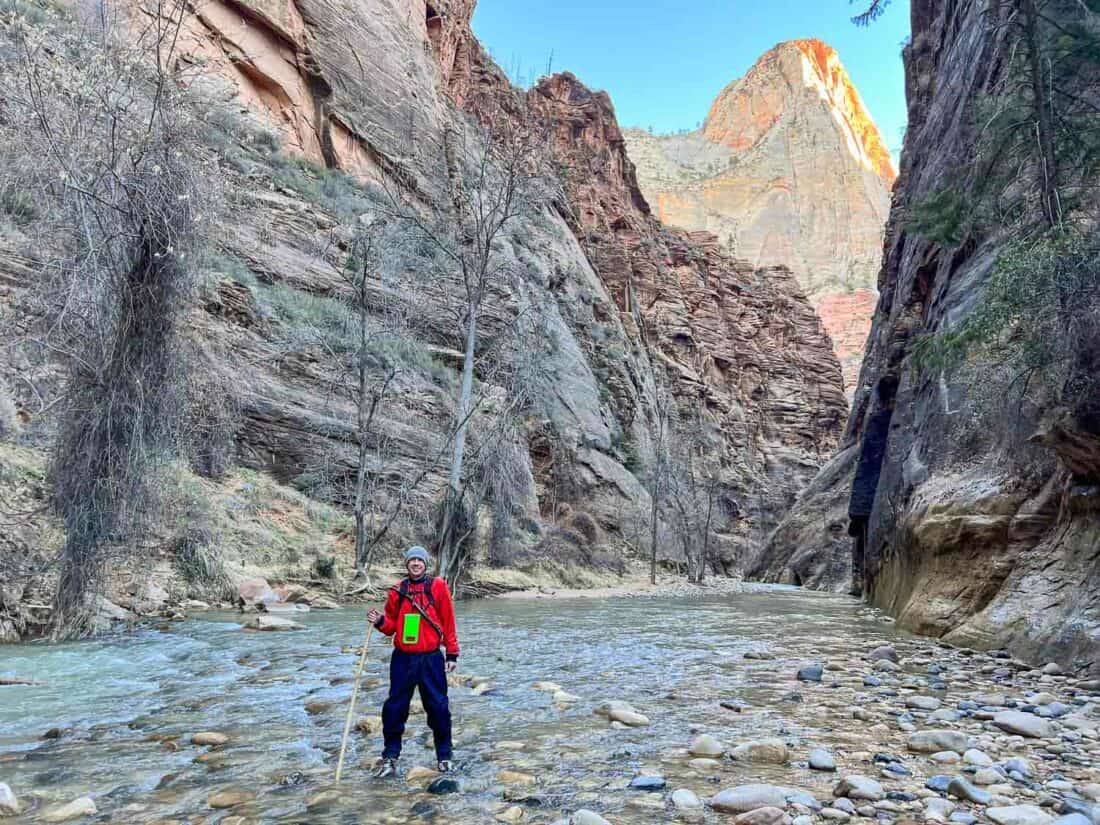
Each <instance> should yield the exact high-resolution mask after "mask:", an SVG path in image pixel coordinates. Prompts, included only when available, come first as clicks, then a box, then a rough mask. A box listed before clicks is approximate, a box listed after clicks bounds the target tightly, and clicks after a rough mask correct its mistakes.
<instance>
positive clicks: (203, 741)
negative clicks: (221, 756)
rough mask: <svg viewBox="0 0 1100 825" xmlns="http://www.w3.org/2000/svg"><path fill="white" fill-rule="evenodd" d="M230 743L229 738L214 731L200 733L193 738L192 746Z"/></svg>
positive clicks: (193, 735)
mask: <svg viewBox="0 0 1100 825" xmlns="http://www.w3.org/2000/svg"><path fill="white" fill-rule="evenodd" d="M228 741H229V737H228V736H226V735H225V734H224V733H218V732H217V731H212V730H204V731H200V732H199V733H196V734H192V736H191V744H192V745H224V744H225V743H226V742H228Z"/></svg>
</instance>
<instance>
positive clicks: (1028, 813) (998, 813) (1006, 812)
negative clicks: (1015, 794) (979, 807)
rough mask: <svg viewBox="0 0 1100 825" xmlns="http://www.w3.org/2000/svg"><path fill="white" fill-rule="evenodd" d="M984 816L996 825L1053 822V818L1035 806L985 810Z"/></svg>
mask: <svg viewBox="0 0 1100 825" xmlns="http://www.w3.org/2000/svg"><path fill="white" fill-rule="evenodd" d="M985 815H986V816H988V817H989V818H990V819H992V820H993V821H994V822H996V823H997V825H1050V823H1051V822H1053V821H1054V817H1052V816H1051V815H1050V814H1048V813H1047V812H1046V811H1044V810H1043V809H1042V808H1040V807H1038V806H1037V805H1009V806H1007V807H997V808H986V809H985Z"/></svg>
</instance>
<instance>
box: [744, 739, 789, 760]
mask: <svg viewBox="0 0 1100 825" xmlns="http://www.w3.org/2000/svg"><path fill="white" fill-rule="evenodd" d="M730 756H731V757H732V758H734V759H736V760H737V761H739V762H754V763H756V764H762V765H785V764H786V763H787V758H788V756H787V745H786V743H785V742H784V741H783V740H782V739H776V738H771V739H757V740H753V741H751V742H745V743H744V744H743V745H738V746H737V747H736V748H734V749H733V750H732V751H730Z"/></svg>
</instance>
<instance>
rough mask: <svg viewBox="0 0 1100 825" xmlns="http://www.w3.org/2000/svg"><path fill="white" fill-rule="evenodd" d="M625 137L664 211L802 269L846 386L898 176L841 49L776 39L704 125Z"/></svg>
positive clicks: (751, 252)
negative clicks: (843, 364) (777, 42)
mask: <svg viewBox="0 0 1100 825" xmlns="http://www.w3.org/2000/svg"><path fill="white" fill-rule="evenodd" d="M625 137H626V141H627V147H628V151H629V153H630V156H631V159H632V160H633V161H634V162H635V163H636V164H637V167H638V181H639V184H640V186H641V189H642V191H643V192H644V193H645V197H646V199H647V200H648V201H649V202H650V204H651V205H652V206H653V209H654V211H655V212H656V214H657V216H658V217H660V218H661V219H662V220H663V221H665V222H666V223H669V224H672V225H674V226H682V227H684V228H686V229H692V230H696V229H705V230H707V231H710V232H713V233H714V234H715V235H717V236H718V238H719V239H720V240H721V242H722V243H723V244H725V245H726V247H727V249H728V250H729V251H730V252H731V254H733V255H735V256H736V257H738V258H744V259H745V260H748V261H750V262H751V263H752V264H754V265H755V266H785V267H787V268H789V269H790V270H791V271H792V272H793V273H794V274H795V276H796V277H797V278H798V280H799V283H801V284H802V286H803V288H804V289H805V291H806V293H807V295H808V297H809V298H810V300H811V302H812V303H813V304H814V306H815V307H817V308H818V310H819V312H821V313H822V316H823V320H825V323H826V326H827V327H828V328H829V330H830V334H831V335H832V334H834V333H835V334H836V335H839V336H840V337H841V338H843V341H836V340H835V339H834V342H835V343H836V352H837V355H838V357H839V358H841V360H842V361H847V362H848V366H847V368H846V370H845V378H846V383H847V386H848V389H849V392H850V391H851V388H852V387H853V383H852V381H853V380H854V377H855V371H856V367H855V366H854V365H853V363H852V362H853V353H856V354H857V355H856V356H855V357H858V353H860V352H862V349H863V341H864V340H865V339H866V335H867V330H868V329H869V327H870V315H871V311H872V310H873V302H872V304H871V305H870V306H869V307H868V309H867V312H866V314H865V315H863V316H862V317H860V316H858V315H857V313H859V312H861V311H862V308H863V307H864V306H865V305H867V301H866V295H865V294H861V293H864V292H865V293H869V294H870V295H872V296H873V295H874V289H875V283H876V280H877V273H878V268H879V264H880V261H881V257H882V235H883V227H884V224H885V220H886V215H887V212H888V210H889V207H890V189H891V187H892V185H893V182H894V178H895V172H894V169H893V165H892V163H891V161H890V155H889V152H888V151H887V149H886V146H885V144H884V143H883V141H882V138H881V136H880V135H879V133H878V129H877V127H876V126H875V124H874V121H873V120H872V119H871V117H870V115H869V114H868V112H867V110H866V108H865V107H864V105H863V102H862V101H861V99H860V96H859V93H858V91H856V88H855V86H854V85H853V84H852V82H851V80H850V79H849V78H848V75H847V73H846V72H845V70H844V67H843V66H842V65H841V63H840V58H839V57H838V56H837V53H836V52H835V51H834V50H833V49H832V48H830V47H829V46H828V45H826V44H825V43H823V42H821V41H820V40H795V41H791V42H788V43H781V44H780V45H778V46H776V47H775V48H774V49H772V50H771V51H769V52H768V53H766V54H765V55H764V56H762V57H761V58H760V59H759V60H758V61H757V62H756V65H755V66H753V68H752V69H751V70H750V71H749V72H748V74H746V75H745V77H743V78H740V79H739V80H736V81H734V82H733V83H731V84H730V85H729V86H727V87H726V88H725V89H723V90H722V92H721V93H720V94H719V95H718V97H717V98H716V99H715V101H714V103H713V104H712V106H711V108H710V112H709V113H708V115H707V119H706V122H705V123H704V125H703V127H702V128H701V129H700V130H698V131H696V132H691V133H688V134H683V135H667V136H655V135H651V134H649V133H647V132H643V131H640V130H637V129H632V130H627V131H626V133H625ZM826 302H828V306H825V304H826ZM825 315H829V316H831V318H832V320H830V319H826V318H825ZM836 318H840V319H843V320H841V321H839V322H838V321H836V320H835V319H836ZM838 324H839V325H838Z"/></svg>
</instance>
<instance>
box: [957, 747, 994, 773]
mask: <svg viewBox="0 0 1100 825" xmlns="http://www.w3.org/2000/svg"><path fill="white" fill-rule="evenodd" d="M963 762H965V763H966V764H967V765H975V766H977V767H979V768H988V767H990V766H991V765H992V764H993V759H992V757H990V756H989V754H987V753H985V752H984V751H980V750H978V749H977V748H970V749H969V750H967V752H966V753H964V754H963Z"/></svg>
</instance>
